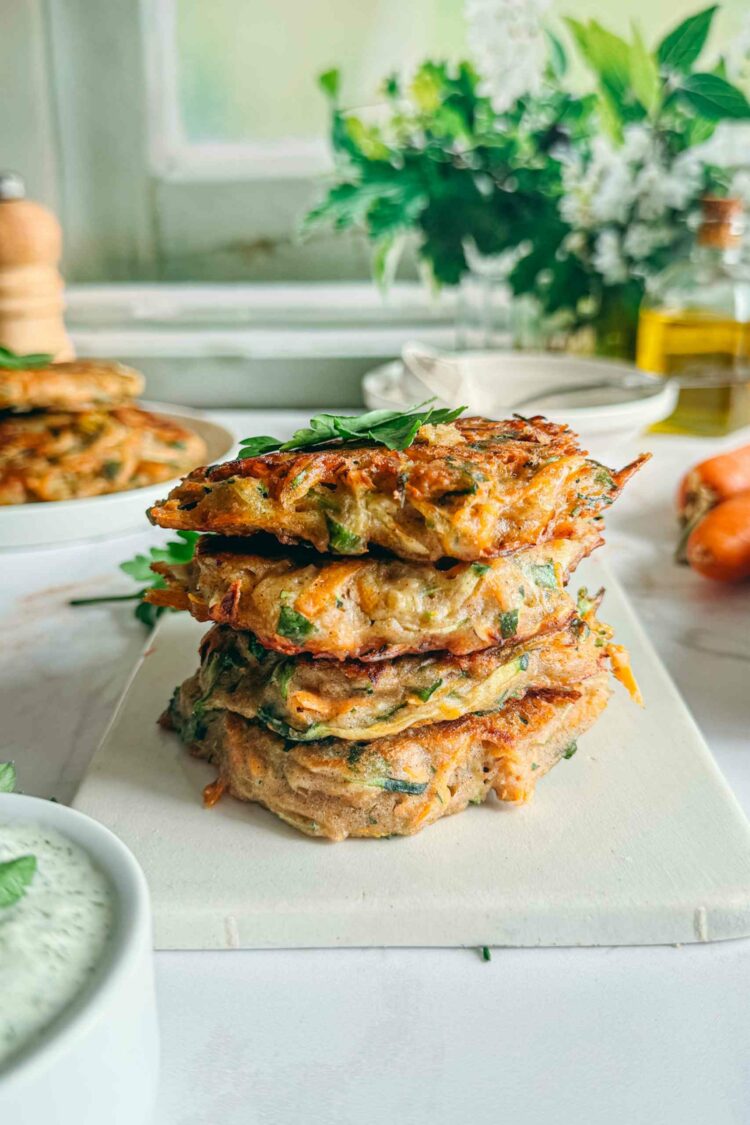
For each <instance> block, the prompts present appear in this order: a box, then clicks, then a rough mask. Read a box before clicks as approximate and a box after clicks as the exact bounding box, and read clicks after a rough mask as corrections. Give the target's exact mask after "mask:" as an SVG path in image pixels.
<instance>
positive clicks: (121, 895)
mask: <svg viewBox="0 0 750 1125" xmlns="http://www.w3.org/2000/svg"><path fill="white" fill-rule="evenodd" d="M4 820H5V821H8V820H23V821H30V822H34V823H36V824H43V825H49V826H50V827H51V828H54V829H56V830H57V831H58V832H60V833H62V835H64V836H67V837H68V838H69V839H70V840H72V841H73V842H74V843H76V844H78V845H79V846H80V847H81V848H83V849H84V851H86V852H87V853H88V854H89V856H91V858H92V859H93V860H94V862H95V863H96V864H97V866H98V867H99V868H100V870H101V871H103V872H104V874H105V875H106V876H107V877H108V878H109V881H110V883H111V885H112V888H113V890H114V895H115V908H116V922H115V928H114V932H113V934H112V937H111V939H110V942H109V944H108V946H107V950H106V952H105V954H104V957H103V959H102V962H101V964H100V966H99V969H98V971H97V972H96V973H95V974H94V976H93V978H92V979H91V981H90V983H89V984H88V985H87V986H86V987H85V988H84V989H83V991H82V992H81V993H80V994H79V996H78V997H77V998H76V999H75V1000H74V1001H73V1002H72V1003H71V1004H70V1005H69V1006H68V1007H67V1008H65V1009H64V1010H63V1011H62V1012H61V1013H60V1015H59V1016H58V1017H57V1018H56V1019H55V1020H53V1022H52V1023H51V1024H50V1025H49V1027H48V1028H47V1029H46V1030H45V1031H44V1032H43V1033H42V1035H41V1036H40V1037H39V1038H38V1039H36V1040H34V1043H33V1045H31V1046H30V1047H29V1048H27V1049H26V1050H25V1051H21V1053H20V1055H18V1056H17V1058H15V1059H14V1060H10V1061H9V1063H7V1064H6V1065H5V1068H0V1121H1V1122H3V1123H4V1125H5V1123H6V1122H7V1125H149V1123H150V1122H151V1120H152V1116H153V1109H154V1102H155V1098H156V1083H157V1077H158V1060H159V1050H158V1030H157V1022H156V1003H155V998H154V979H153V953H152V948H153V939H152V929H151V908H150V903H149V895H148V887H147V886H146V880H145V877H144V875H143V872H142V871H141V869H140V867H139V866H138V864H137V863H136V861H135V859H134V858H133V856H132V855H131V853H130V852H129V851H128V849H127V848H126V847H125V845H124V844H123V843H122V842H121V841H120V840H118V839H117V837H116V836H114V835H113V834H112V833H111V832H110V831H109V830H108V829H107V828H104V827H103V825H101V824H99V823H97V821H95V820H91V818H90V817H88V816H84V815H83V814H82V813H79V812H75V811H74V810H73V809H69V808H67V807H66V806H65V805H58V804H54V803H53V802H51V801H43V800H39V799H38V798H36V797H25V796H22V795H20V794H15V793H4V794H0V822H2V821H4ZM0 1002H2V998H0Z"/></svg>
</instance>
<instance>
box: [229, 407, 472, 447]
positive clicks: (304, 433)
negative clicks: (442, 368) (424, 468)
mask: <svg viewBox="0 0 750 1125" xmlns="http://www.w3.org/2000/svg"><path fill="white" fill-rule="evenodd" d="M434 401H435V400H434V398H430V399H427V400H426V401H425V402H420V403H419V404H418V405H417V406H410V407H409V409H408V410H403V411H400V410H370V411H369V412H368V413H367V414H360V415H358V416H356V417H352V416H350V415H348V414H316V415H315V417H314V418H311V419H310V425H309V426H305V427H304V428H303V429H301V430H297V432H296V433H295V434H293V435H292V437H291V438H290V439H289V441H284V442H282V441H279V439H278V438H273V437H268V436H263V437H251V438H244V439H243V440H242V441H241V442H240V446H241V447H242V449H241V452H240V457H260V456H262V455H263V454H264V453H276V452H280V453H286V452H288V451H290V450H293V449H314V448H316V447H317V446H320V445H328V443H329V442H341V443H342V444H344V445H349V444H351V443H352V442H362V441H374V442H376V443H377V444H378V445H385V446H386V447H387V448H388V449H408V447H409V446H410V445H411V443H412V442H413V441H414V438H415V437H416V436H417V431H418V430H419V429H420V427H421V426H426V425H427V424H428V423H429V424H431V425H435V426H436V425H439V424H441V423H442V424H446V423H448V422H454V421H455V420H456V418H458V417H459V416H460V415H461V414H463V412H464V410H466V407H465V406H458V407H456V408H455V409H454V410H449V409H447V408H445V407H440V408H438V409H436V408H435V407H434V406H430V403H431V402H434ZM425 407H429V409H428V410H425V409H424V408H425Z"/></svg>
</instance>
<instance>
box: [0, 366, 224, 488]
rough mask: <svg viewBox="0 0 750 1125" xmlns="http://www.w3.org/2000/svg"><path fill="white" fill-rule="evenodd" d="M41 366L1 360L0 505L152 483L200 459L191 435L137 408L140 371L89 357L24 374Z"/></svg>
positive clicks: (200, 446)
mask: <svg viewBox="0 0 750 1125" xmlns="http://www.w3.org/2000/svg"><path fill="white" fill-rule="evenodd" d="M46 358H48V357H44V356H41V357H34V356H28V357H25V356H13V357H11V359H8V358H5V359H4V358H3V356H2V355H0V504H28V503H33V502H36V501H43V500H74V499H78V498H81V497H84V496H99V495H101V494H103V493H108V492H121V491H123V490H124V489H130V488H140V487H143V486H146V485H149V484H158V483H159V482H160V481H165V480H172V479H174V478H175V477H177V476H179V475H180V473H184V472H187V471H188V469H190V468H192V467H193V466H194V465H196V464H199V463H200V461H201V460H203V458H205V456H206V447H205V445H204V443H203V439H202V438H200V437H199V436H198V435H197V434H195V433H193V432H192V430H188V429H185V428H184V427H183V426H179V425H177V424H176V423H175V422H172V421H171V420H170V419H168V418H163V417H161V416H159V415H156V414H151V413H149V412H148V411H146V410H142V409H140V407H138V406H136V405H135V403H134V398H135V396H136V395H138V394H140V393H141V391H142V390H143V386H144V379H143V376H142V375H141V373H140V372H139V371H135V370H133V368H131V367H125V366H123V365H122V364H120V363H113V362H111V361H108V360H97V359H81V360H74V361H71V362H70V363H46V362H43V363H42V364H38V363H35V364H34V365H33V366H28V367H25V366H23V360H24V359H26V360H30V361H31V360H37V359H41V360H42V361H44V360H46ZM11 361H12V363H13V366H4V365H3V364H4V363H9V362H11Z"/></svg>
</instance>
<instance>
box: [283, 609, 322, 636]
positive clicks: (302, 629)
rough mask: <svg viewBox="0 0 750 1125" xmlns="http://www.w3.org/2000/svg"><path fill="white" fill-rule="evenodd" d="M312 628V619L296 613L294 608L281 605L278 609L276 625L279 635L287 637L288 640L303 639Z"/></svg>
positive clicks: (308, 634) (313, 627)
mask: <svg viewBox="0 0 750 1125" xmlns="http://www.w3.org/2000/svg"><path fill="white" fill-rule="evenodd" d="M314 629H315V626H314V625H313V623H312V621H308V619H307V618H306V617H304V616H303V614H301V613H297V610H296V609H291V607H290V606H288V605H283V606H282V607H281V609H280V610H279V620H278V623H277V625H276V632H277V633H278V634H279V636H281V637H288V638H289V640H290V641H303V640H304V639H305V637H309V636H310V633H312V632H313V630H314Z"/></svg>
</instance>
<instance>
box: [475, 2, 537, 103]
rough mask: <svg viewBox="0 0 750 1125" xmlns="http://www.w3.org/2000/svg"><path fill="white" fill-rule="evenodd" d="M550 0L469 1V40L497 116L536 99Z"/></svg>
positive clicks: (481, 88) (483, 89)
mask: <svg viewBox="0 0 750 1125" xmlns="http://www.w3.org/2000/svg"><path fill="white" fill-rule="evenodd" d="M549 4H550V0H466V8H465V11H466V21H467V25H468V27H467V39H468V44H469V50H470V51H471V53H472V55H473V57H474V61H475V63H476V66H477V70H478V71H479V74H480V76H481V79H482V81H481V85H480V90H481V92H482V93H483V94H484V95H485V96H487V97H489V99H490V101H491V102H492V106H493V108H494V109H495V111H496V112H497V113H504V112H505V111H506V110H508V109H510V107H511V106H512V105H513V104H514V102H516V101H517V100H518V98H519V97H521V96H522V95H524V94H535V93H537V92H538V91H539V89H540V87H541V83H542V72H543V70H544V64H545V61H546V58H547V43H546V40H545V37H544V28H543V26H542V17H543V16H544V14H545V13H546V11H547V8H548V7H549Z"/></svg>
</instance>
